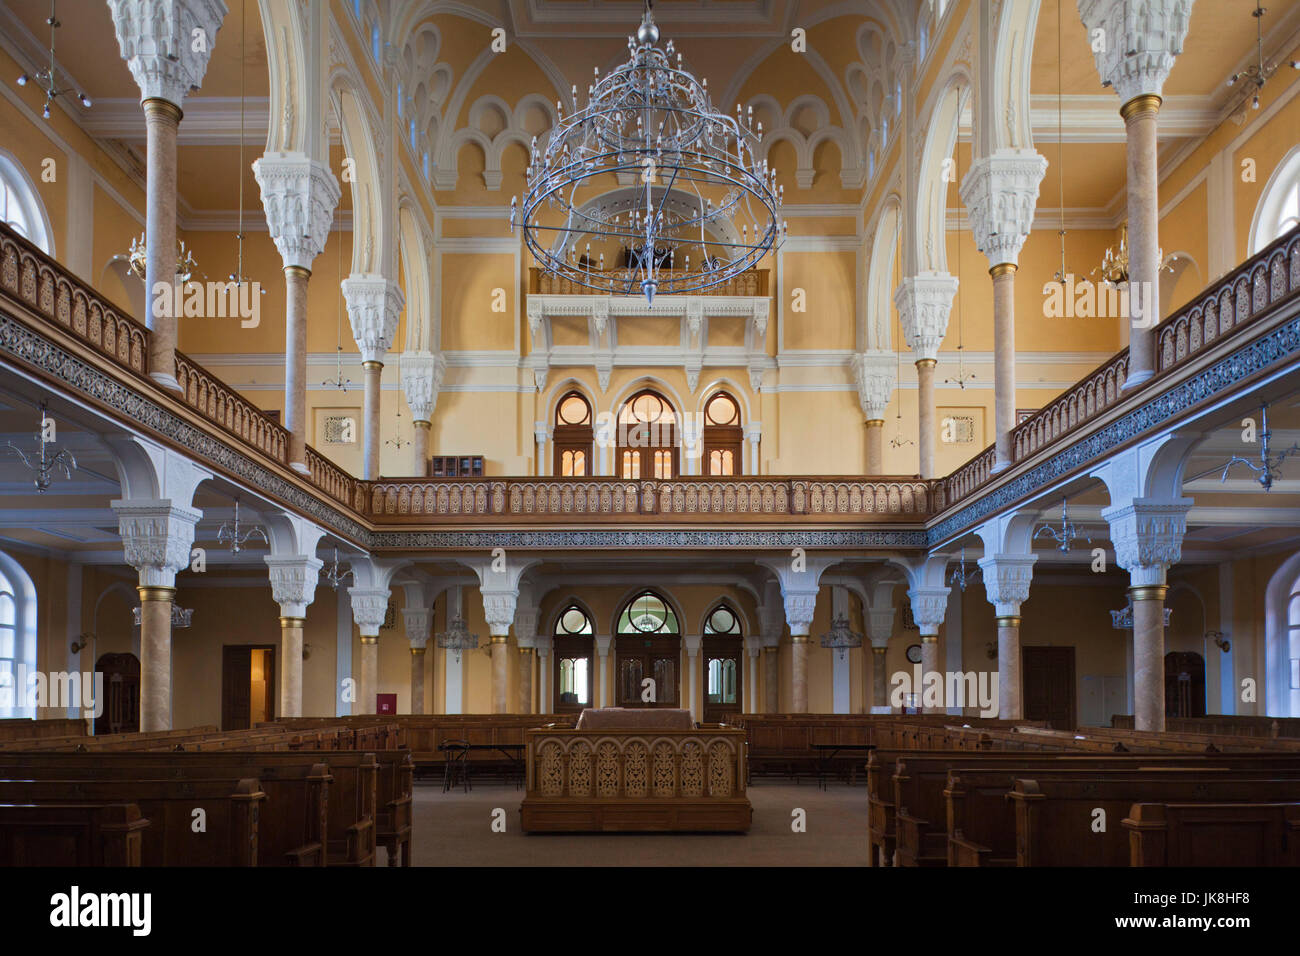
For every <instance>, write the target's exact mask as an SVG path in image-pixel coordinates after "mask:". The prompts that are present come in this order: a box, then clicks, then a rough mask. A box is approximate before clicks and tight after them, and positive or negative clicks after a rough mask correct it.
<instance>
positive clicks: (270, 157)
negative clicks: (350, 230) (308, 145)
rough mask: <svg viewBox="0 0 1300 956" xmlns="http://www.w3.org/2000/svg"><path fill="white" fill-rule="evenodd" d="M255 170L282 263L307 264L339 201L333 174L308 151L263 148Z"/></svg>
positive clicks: (319, 247) (316, 252) (326, 232)
mask: <svg viewBox="0 0 1300 956" xmlns="http://www.w3.org/2000/svg"><path fill="white" fill-rule="evenodd" d="M253 175H254V176H256V177H257V185H258V187H259V188H260V189H261V191H262V208H263V210H265V212H266V225H267V228H268V229H269V231H270V233H271V238H272V239H273V240H274V241H275V248H276V249H278V250H280V258H281V259H283V260H284V264H285V266H298V267H299V268H302V269H310V268H311V264H312V262H313V261H314V260H315V258H316V257H317V256H318V255H320V253H321V250H322V249H324V248H325V240H326V238H327V237H328V236H329V231H330V223H331V221H333V218H334V209H335V207H336V206H338V203H339V196H340V195H341V193H340V190H339V184H338V181H337V180H336V179H335V178H334V174H333V173H332V172H331V171H330V168H329V167H328V166H327V165H325V164H324V163H322V162H319V161H318V160H314V159H312V158H311V157H309V156H308V155H307V154H306V153H267V154H266V155H264V156H261V157H259V158H258V159H256V160H254V161H253Z"/></svg>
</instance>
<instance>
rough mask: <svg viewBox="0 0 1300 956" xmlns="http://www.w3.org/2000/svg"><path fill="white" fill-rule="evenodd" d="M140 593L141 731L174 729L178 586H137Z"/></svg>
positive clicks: (137, 591)
mask: <svg viewBox="0 0 1300 956" xmlns="http://www.w3.org/2000/svg"><path fill="white" fill-rule="evenodd" d="M136 593H137V594H139V595H140V730H141V732H142V733H149V732H150V731H155V730H171V726H172V604H173V601H174V600H175V598H176V589H175V588H169V587H156V586H150V587H144V586H142V587H137V588H136Z"/></svg>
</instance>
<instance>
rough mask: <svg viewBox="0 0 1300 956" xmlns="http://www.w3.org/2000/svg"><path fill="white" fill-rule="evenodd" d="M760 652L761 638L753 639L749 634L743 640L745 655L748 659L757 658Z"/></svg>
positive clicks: (761, 646) (761, 647) (761, 648)
mask: <svg viewBox="0 0 1300 956" xmlns="http://www.w3.org/2000/svg"><path fill="white" fill-rule="evenodd" d="M762 650H763V639H762V638H761V637H755V636H754V635H753V634H751V635H750V636H749V637H747V638H745V653H746V654H748V655H749V656H750V657H758V655H759V653H760V652H761V651H762Z"/></svg>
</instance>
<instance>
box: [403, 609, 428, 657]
mask: <svg viewBox="0 0 1300 956" xmlns="http://www.w3.org/2000/svg"><path fill="white" fill-rule="evenodd" d="M402 623H403V624H404V625H405V626H406V639H407V640H408V641H409V642H410V644H411V647H413V648H415V649H416V650H421V651H422V650H424V649H425V647H427V646H428V644H429V634H430V633H432V631H433V608H430V607H408V608H404V609H403V610H402Z"/></svg>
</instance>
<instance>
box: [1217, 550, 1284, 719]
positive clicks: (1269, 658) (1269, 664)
mask: <svg viewBox="0 0 1300 956" xmlns="http://www.w3.org/2000/svg"><path fill="white" fill-rule="evenodd" d="M1239 646H1240V645H1239V644H1238V643H1237V642H1234V644H1233V647H1234V650H1235V649H1236V648H1237V647H1239ZM1262 696H1263V699H1264V707H1265V709H1264V712H1265V713H1266V714H1268V715H1269V716H1270V717H1300V552H1296V553H1295V554H1293V555H1292V556H1291V557H1289V558H1287V559H1286V560H1285V561H1283V562H1282V565H1281V567H1279V568H1278V569H1277V571H1275V572H1274V574H1273V577H1271V578H1270V579H1269V582H1268V588H1267V589H1266V590H1265V592H1264V693H1263V695H1262Z"/></svg>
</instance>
